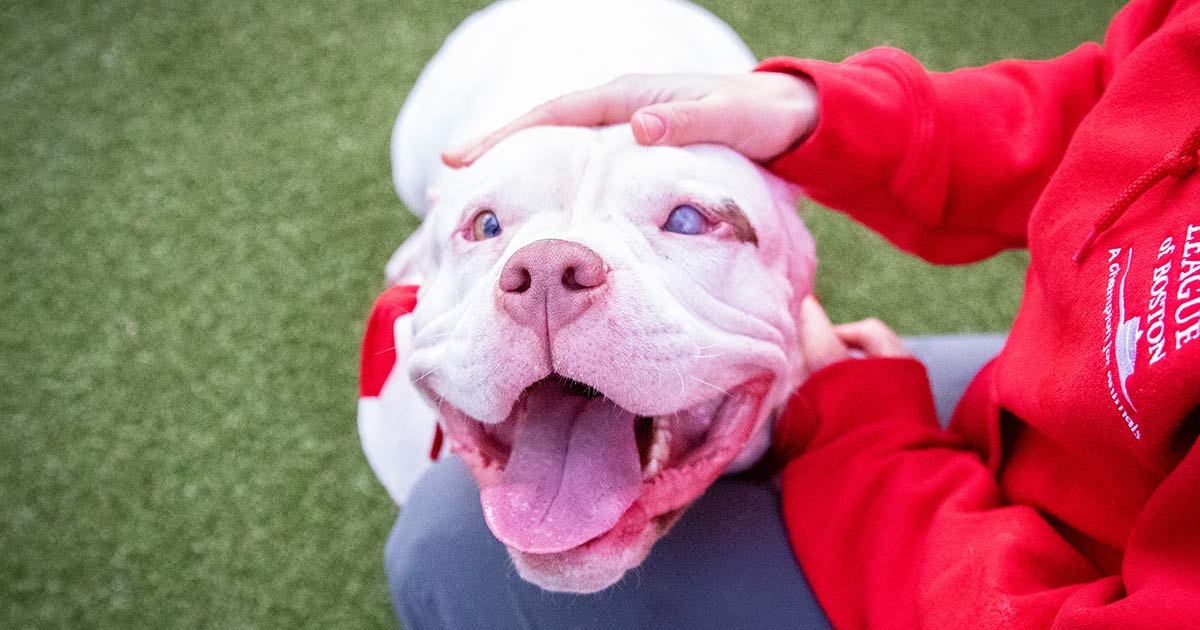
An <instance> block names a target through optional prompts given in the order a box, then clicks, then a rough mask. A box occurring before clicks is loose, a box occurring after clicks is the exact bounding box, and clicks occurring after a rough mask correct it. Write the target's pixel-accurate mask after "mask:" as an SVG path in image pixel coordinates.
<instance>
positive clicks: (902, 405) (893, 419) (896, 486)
mask: <svg viewBox="0 0 1200 630" xmlns="http://www.w3.org/2000/svg"><path fill="white" fill-rule="evenodd" d="M778 427H779V428H778V429H777V432H776V435H775V442H774V448H776V449H781V450H784V451H788V452H796V451H801V452H803V454H802V455H800V456H798V457H795V458H794V459H792V460H791V461H790V462H789V463H788V464H787V465H786V467H785V468H784V471H783V473H782V484H783V490H782V492H783V504H784V519H785V522H786V524H787V529H788V534H789V537H790V539H791V542H792V546H793V549H794V550H795V552H796V556H797V558H798V560H799V561H800V564H801V565H802V566H804V568H805V573H806V575H808V577H809V581H810V582H811V584H812V586H813V589H814V592H815V593H816V595H817V597H818V599H819V600H820V601H821V604H822V606H824V607H825V609H826V611H827V613H828V614H829V616H830V619H831V621H832V622H833V624H834V626H835V627H838V628H898V629H899V628H1010V629H1019V628H1114V629H1115V628H1184V627H1191V626H1192V625H1194V622H1195V620H1196V619H1198V618H1200V601H1197V598H1196V597H1195V594H1196V593H1197V592H1198V591H1200V537H1197V536H1195V535H1194V532H1196V531H1200V510H1196V509H1195V508H1194V506H1196V505H1200V448H1197V447H1193V449H1192V452H1191V453H1190V454H1189V455H1188V457H1187V458H1186V459H1185V460H1184V462H1183V463H1182V464H1181V465H1179V466H1178V467H1177V468H1176V469H1175V471H1174V472H1173V473H1172V474H1171V475H1170V476H1169V477H1168V478H1167V480H1166V481H1165V482H1164V483H1163V484H1162V486H1161V487H1160V488H1159V489H1158V490H1157V491H1156V493H1155V495H1154V496H1153V497H1152V498H1151V499H1150V501H1149V503H1148V504H1147V506H1146V507H1145V509H1144V511H1143V513H1142V515H1141V516H1140V517H1139V523H1138V525H1137V527H1135V529H1134V532H1133V534H1132V536H1131V538H1130V541H1129V545H1128V547H1127V549H1126V553H1125V559H1124V562H1123V565H1122V568H1121V572H1120V574H1119V575H1106V574H1104V573H1103V572H1101V571H1100V570H1099V569H1097V568H1096V567H1095V566H1094V565H1093V564H1092V563H1090V562H1089V561H1088V560H1087V559H1086V558H1084V557H1083V556H1082V555H1081V554H1080V553H1079V552H1078V551H1076V550H1075V548H1074V547H1072V545H1071V544H1070V543H1069V542H1068V541H1067V540H1065V539H1064V538H1063V536H1062V535H1061V534H1060V533H1059V532H1058V531H1057V530H1056V529H1055V527H1054V525H1053V523H1051V522H1049V521H1047V519H1046V518H1045V517H1044V516H1043V515H1042V514H1041V513H1040V512H1038V511H1037V510H1036V509H1034V508H1032V507H1029V506H1023V505H1009V504H1006V502H1005V501H1004V498H1003V496H1002V492H1001V491H1000V489H999V488H998V486H997V483H996V481H995V478H994V477H993V475H992V473H991V472H990V471H989V469H988V467H987V465H986V464H985V462H984V461H983V459H982V456H981V455H980V453H979V452H978V451H977V450H974V449H973V448H972V447H971V445H970V444H969V443H968V441H967V440H965V439H963V438H962V437H960V436H958V435H956V434H955V433H953V432H949V431H945V430H943V429H941V428H940V427H939V426H938V424H937V421H936V415H935V412H934V406H933V400H932V396H931V395H930V394H929V384H928V380H927V377H926V374H925V369H924V367H923V366H921V364H920V363H918V362H917V361H915V360H911V359H863V360H851V361H844V362H841V363H838V364H834V365H832V366H830V367H828V368H825V369H824V370H822V371H820V372H818V373H816V374H814V375H813V376H812V377H811V378H810V379H809V380H808V381H807V382H806V383H805V384H804V385H803V386H802V387H801V388H800V389H799V390H798V391H797V393H796V394H795V396H794V397H793V399H792V400H791V402H790V404H789V405H788V407H787V409H786V411H785V413H784V414H783V416H782V417H781V422H780V423H779V424H778Z"/></svg>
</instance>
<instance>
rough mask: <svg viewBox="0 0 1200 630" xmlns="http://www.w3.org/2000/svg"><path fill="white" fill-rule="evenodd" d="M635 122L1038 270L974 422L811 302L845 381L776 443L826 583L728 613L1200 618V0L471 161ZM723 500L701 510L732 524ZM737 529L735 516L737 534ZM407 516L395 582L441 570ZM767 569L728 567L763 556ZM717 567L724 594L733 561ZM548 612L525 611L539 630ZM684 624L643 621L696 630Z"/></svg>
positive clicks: (1124, 621)
mask: <svg viewBox="0 0 1200 630" xmlns="http://www.w3.org/2000/svg"><path fill="white" fill-rule="evenodd" d="M623 122H629V123H631V126H632V130H633V134H634V136H635V138H636V139H637V141H638V142H640V143H642V144H647V145H656V144H657V145H680V144H688V143H693V142H712V143H720V144H725V145H728V146H730V147H732V148H734V149H737V150H738V151H741V152H742V153H744V154H745V155H747V156H748V157H750V158H752V159H755V160H758V161H760V162H761V163H762V164H763V165H765V166H766V167H768V168H769V169H770V170H772V171H773V172H775V173H776V174H778V175H780V176H782V177H784V178H786V179H788V180H790V181H792V182H795V183H796V184H799V185H800V186H801V187H802V188H803V189H804V190H805V191H806V193H807V194H808V195H809V196H810V197H811V198H813V199H815V200H816V201H818V202H820V203H822V204H824V205H826V206H829V207H831V208H834V209H836V210H839V211H841V212H844V213H846V214H848V215H849V216H851V217H853V218H854V219H856V220H858V221H860V222H862V223H863V224H865V225H867V226H868V227H870V228H872V229H874V230H876V231H877V232H879V233H880V234H882V235H883V236H884V237H885V238H887V239H888V240H889V241H890V242H891V243H893V244H894V245H895V246H897V247H899V248H900V249H903V250H905V251H908V252H911V253H913V254H916V255H918V256H921V257H922V258H924V259H926V260H928V261H931V262H934V263H944V264H958V263H968V262H972V261H977V260H980V259H983V258H986V257H988V256H990V255H992V254H994V253H996V252H998V251H1000V250H1003V249H1008V248H1028V250H1029V253H1030V265H1029V269H1028V272H1027V277H1026V288H1025V292H1024V295H1023V297H1022V302H1021V306H1020V310H1019V313H1018V315H1017V317H1016V320H1015V322H1014V324H1013V327H1012V330H1011V331H1010V333H1009V335H1008V338H1007V340H1006V341H1005V342H1004V344H1003V348H1002V349H1001V350H1000V352H999V354H998V356H996V357H995V358H994V359H992V360H990V361H989V362H987V363H986V365H985V366H983V367H982V369H981V370H979V372H978V374H977V375H976V376H975V378H974V379H973V380H972V381H971V383H970V385H969V386H968V387H967V388H966V391H965V393H963V395H962V398H961V400H960V401H959V402H958V404H957V407H956V408H955V411H954V414H953V418H952V420H951V422H950V425H949V428H948V429H943V428H942V427H941V426H940V425H939V423H938V421H937V417H936V413H935V408H934V405H933V403H932V399H931V396H930V393H929V392H930V389H929V388H930V386H929V383H928V378H927V374H926V371H925V369H924V368H923V367H922V366H921V364H920V363H919V362H917V361H914V360H913V359H912V358H909V357H906V356H897V355H903V354H904V353H903V352H902V351H899V350H897V349H896V346H895V345H894V344H895V343H896V341H895V336H894V334H893V333H891V332H890V331H888V330H887V329H886V327H884V326H882V325H881V324H878V323H877V322H869V323H860V324H855V325H853V326H850V327H848V328H847V327H845V326H843V327H841V328H838V327H834V326H833V325H832V324H831V323H830V322H829V321H828V320H827V319H826V318H825V317H824V313H823V312H821V311H820V308H819V306H818V305H816V304H815V303H813V302H810V303H808V304H807V305H806V307H805V308H806V312H805V314H804V316H805V327H806V331H805V334H804V336H803V338H802V342H803V344H804V352H805V355H806V357H807V359H808V360H809V361H810V364H811V365H812V366H813V367H814V368H816V369H817V371H816V372H815V373H813V375H812V376H811V377H810V378H809V379H808V380H807V381H806V382H805V383H804V384H803V385H801V387H800V388H799V390H798V391H797V392H796V395H795V396H794V397H793V399H792V402H791V404H789V406H788V407H787V409H786V410H785V411H784V413H783V414H782V415H781V416H780V418H779V420H778V422H777V424H776V430H775V433H774V436H773V447H772V453H771V457H772V458H773V461H777V462H780V466H781V468H780V470H781V472H780V473H779V478H780V480H781V483H782V490H781V498H782V501H781V502H782V510H781V511H782V519H783V522H784V524H785V526H786V533H787V539H788V541H789V542H790V546H791V549H792V551H793V552H794V554H795V558H796V560H798V562H799V566H801V567H803V575H802V576H801V577H800V578H797V579H793V578H787V579H786V580H785V579H782V578H781V579H780V580H779V582H780V583H786V585H787V588H788V589H789V590H788V591H787V592H786V593H784V594H782V595H780V594H779V593H778V592H776V590H775V589H773V588H772V587H771V584H769V582H770V580H771V579H772V578H770V577H765V578H763V577H751V578H750V581H751V582H753V584H754V588H752V589H742V590H736V589H735V592H736V593H737V595H736V596H735V597H734V598H733V600H734V601H732V602H727V603H730V605H734V606H736V605H739V604H740V605H742V606H744V608H745V609H747V610H750V609H757V608H762V607H771V606H776V607H777V608H781V609H786V611H787V613H786V614H796V615H809V617H808V619H810V620H811V621H806V622H805V623H810V622H811V623H812V624H814V625H815V626H820V625H821V624H822V623H824V622H823V621H822V620H821V619H820V615H814V614H811V612H805V611H793V609H792V608H789V606H790V604H788V601H789V600H788V598H789V596H790V595H789V593H795V598H796V600H804V599H805V598H807V597H810V596H809V595H808V594H807V590H806V589H807V586H806V585H805V584H804V580H805V578H806V579H807V583H808V584H810V585H811V591H812V593H813V594H815V597H816V600H817V601H818V602H819V608H820V609H823V611H824V613H825V614H827V615H828V620H829V622H830V623H832V625H833V626H834V627H839V628H860V627H870V628H914V627H935V628H967V627H969V628H1001V627H1002V628H1049V627H1054V628H1186V627H1195V625H1196V623H1197V622H1196V620H1197V619H1200V534H1198V533H1200V449H1197V447H1196V442H1197V436H1198V434H1200V407H1198V406H1200V386H1198V384H1200V379H1198V377H1200V175H1197V174H1196V167H1197V159H1198V158H1197V151H1198V150H1200V0H1134V1H1133V2H1131V3H1130V4H1128V5H1127V6H1126V7H1124V8H1123V9H1122V10H1121V11H1120V12H1119V13H1118V14H1117V16H1116V17H1115V18H1114V19H1113V21H1112V23H1111V25H1110V27H1109V29H1108V31H1107V34H1106V37H1105V42H1104V45H1103V46H1100V45H1097V44H1094V43H1087V44H1084V45H1082V46H1079V47H1078V48H1076V49H1074V50H1072V51H1070V52H1068V53H1066V54H1064V55H1062V56H1061V57H1058V58H1055V59H1052V60H1048V61H1019V60H1006V61H1000V62H997V63H993V64H990V65H987V66H983V67H979V68H966V69H960V70H956V71H953V72H946V73H938V72H928V71H926V70H925V69H923V68H922V67H921V66H920V64H919V63H918V62H916V61H915V60H914V59H913V58H912V57H911V56H909V55H908V54H906V53H904V52H902V51H899V50H895V49H890V48H877V49H872V50H869V51H866V52H864V53H860V54H858V55H854V56H852V57H850V58H848V59H846V60H845V61H842V62H840V63H828V62H822V61H814V60H801V59H787V58H778V59H769V60H767V61H764V62H763V63H762V64H760V66H759V67H758V68H757V69H756V71H755V72H754V73H751V74H750V75H748V76H733V77H708V76H636V77H626V78H622V79H618V80H616V81H614V82H612V83H609V84H607V85H604V86H600V87H598V88H595V89H592V90H587V91H584V92H581V93H576V94H571V95H567V96H564V97H561V98H559V99H556V100H554V101H551V102H549V103H547V104H545V105H543V106H541V107H539V108H537V109H535V110H533V111H532V112H530V113H529V114H527V115H526V116H523V117H522V118H519V119H517V120H515V121H513V122H512V123H511V124H509V125H508V126H506V127H504V128H503V129H501V130H499V131H497V132H496V133H494V134H491V135H489V136H487V137H485V138H481V139H479V140H477V141H475V142H472V143H470V144H468V145H466V146H464V147H459V148H456V149H453V150H451V151H448V152H447V153H446V154H445V155H444V160H445V162H446V163H447V164H449V165H451V166H463V165H467V164H469V163H471V162H472V161H473V160H474V159H476V158H477V157H478V156H479V155H481V154H482V153H483V152H484V151H486V150H487V149H488V148H490V147H491V146H493V145H494V144H495V143H497V142H499V141H500V140H502V139H503V138H504V137H507V136H508V135H510V134H512V133H514V132H516V131H519V130H521V129H524V128H527V127H530V126H534V125H548V124H549V125H605V124H613V123H623ZM848 331H849V332H848ZM852 349H857V350H858V351H859V352H858V353H853V352H851V350H852ZM858 355H863V356H861V358H855V357H857V356H858ZM722 483H727V482H724V481H723V482H718V485H716V486H714V489H720V492H724V490H725V488H724V487H723V486H721V485H720V484H722ZM743 490H744V489H743ZM420 492H421V491H420V489H418V491H417V493H418V494H419V493H420ZM747 492H748V491H747ZM720 499H721V497H717V499H714V501H715V500H720ZM725 499H726V500H730V501H733V500H734V499H731V498H729V497H725ZM764 501H766V502H767V503H769V500H764ZM710 503H711V502H708V495H706V496H705V498H704V499H702V500H701V502H700V504H698V505H697V509H696V511H697V516H695V517H691V516H689V517H688V518H695V519H697V520H699V521H704V519H705V518H707V517H706V516H705V515H706V513H709V512H717V513H721V512H720V509H719V506H717V507H713V506H711V505H710ZM769 512H770V509H769V508H764V513H769ZM721 514H722V515H721V516H719V517H717V518H715V519H713V520H714V521H718V522H719V521H722V520H723V519H725V518H732V516H730V515H729V514H728V513H721ZM405 518H406V517H405V515H404V514H402V515H401V521H403V520H404V519H405ZM412 518H414V519H419V516H414V517H412ZM404 527H408V526H402V524H401V523H398V524H397V533H394V535H393V543H390V544H389V567H391V568H395V566H396V564H397V562H399V563H401V564H403V563H404V562H407V563H408V564H409V565H411V564H413V561H412V560H411V559H412V558H413V557H414V556H415V553H416V552H412V551H411V550H405V549H402V548H400V549H397V545H399V546H400V547H403V545H400V544H399V543H396V542H395V540H396V539H397V537H398V536H399V533H398V532H400V530H402V529H403V528H404ZM680 527H683V528H685V529H686V527H687V519H686V518H685V520H684V521H682V522H681V523H680ZM670 538H671V537H670V536H668V537H667V538H665V539H664V541H663V543H668V542H669V540H670ZM446 546H447V545H446V544H443V545H442V547H441V548H442V549H444V548H445V547H446ZM424 551H425V552H428V551H430V550H428V549H426V550H424ZM668 551H674V550H668ZM435 553H436V551H435ZM679 553H686V552H685V551H679ZM743 553H746V554H749V553H750V552H747V551H745V550H744V549H743V548H740V547H732V548H730V549H729V550H727V553H726V555H727V556H731V557H733V560H732V561H731V564H736V562H735V561H736V560H737V558H738V556H739V554H743ZM658 555H659V554H658V550H657V549H656V550H655V553H653V554H652V555H651V558H650V559H649V560H648V561H647V562H648V563H649V564H651V565H653V563H654V562H656V558H657V557H658ZM406 558H407V560H405V559H406ZM398 559H399V560H398ZM662 562H666V563H667V564H669V561H666V560H663V561H662ZM650 570H654V569H648V571H650ZM698 570H699V571H701V572H702V574H703V578H702V580H704V581H707V580H713V579H716V580H720V579H721V578H720V577H719V576H720V575H721V574H722V571H724V568H720V567H719V568H717V569H716V570H714V571H712V572H708V570H707V569H704V568H701V569H698ZM731 570H739V569H738V568H737V567H735V568H733V569H731ZM748 570H752V569H748ZM400 573H402V571H401V572H399V573H398V572H396V571H389V574H390V575H391V576H392V586H393V593H394V595H395V597H396V599H397V601H398V602H400V603H398V604H397V606H398V608H408V609H411V608H413V601H414V600H413V599H412V597H413V596H412V595H411V593H408V592H407V591H408V590H409V588H410V583H408V582H405V581H404V576H403V575H400ZM685 574H686V573H685ZM752 575H754V576H758V575H760V574H752ZM725 580H726V582H725V584H739V583H744V581H745V578H744V576H743V577H737V576H732V577H727V578H725ZM739 580H741V581H739ZM619 586H620V585H619ZM681 588H700V589H703V590H699V591H694V592H698V593H703V594H705V595H704V597H708V595H707V594H708V593H711V592H720V591H721V588H722V587H714V586H712V585H711V584H703V585H697V584H688V585H687V586H686V587H681ZM746 590H751V591H762V593H753V592H749V593H748V592H745V591H746ZM601 595H603V594H601ZM421 596H422V597H428V598H432V597H433V596H432V595H430V594H429V592H428V591H424V592H423V594H422V595H421ZM611 597H612V598H613V600H615V601H616V602H617V603H618V605H620V604H621V603H622V602H623V600H622V598H623V597H625V595H624V594H621V593H618V594H617V595H613V596H611ZM679 597H681V598H684V599H686V596H679ZM406 598H408V603H405V602H404V601H402V600H405V599H406ZM519 599H520V598H514V599H513V600H512V601H518V600H519ZM523 601H526V602H527V601H528V600H523ZM659 601H660V605H661V606H665V607H667V608H668V609H672V606H673V605H674V604H673V602H675V601H677V600H676V599H672V598H671V596H668V595H663V597H662V599H661V600H659ZM707 601H709V600H706V602H707ZM443 604H444V602H443ZM555 604H556V605H563V602H555ZM523 605H525V604H522V603H519V602H518V603H516V604H513V606H514V607H515V608H517V609H519V610H518V611H517V612H516V613H514V614H515V615H517V616H521V615H525V617H524V621H523V622H522V623H525V624H526V625H532V626H537V625H538V624H537V623H536V622H531V621H530V616H529V615H531V614H540V613H538V612H536V611H535V612H533V613H531V612H530V611H531V610H532V608H528V609H525V608H521V607H522V606H523ZM567 605H569V602H568V604H567ZM639 605H640V604H639ZM718 607H719V606H718ZM672 610H673V609H672ZM402 614H403V613H402ZM504 614H506V613H504V612H501V613H496V615H497V619H498V618H499V617H500V616H503V615H504ZM797 619H798V617H797ZM658 621H661V620H656V622H655V623H653V624H646V623H641V622H633V623H637V625H640V626H641V627H649V626H651V625H653V626H654V627H685V626H675V625H669V626H664V625H658ZM663 623H673V622H665V621H664V622H663ZM764 623H766V622H764ZM796 625H801V624H800V623H797V624H796ZM415 627H421V626H415ZM464 627H465V626H464ZM517 627H520V626H519V624H518V626H517ZM546 627H554V624H553V623H550V624H546ZM610 627H618V626H616V625H614V626H610ZM620 627H626V626H620ZM730 627H734V626H730ZM738 627H748V626H745V625H744V624H742V625H740V626H738ZM754 627H771V626H754Z"/></svg>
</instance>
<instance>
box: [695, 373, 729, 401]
mask: <svg viewBox="0 0 1200 630" xmlns="http://www.w3.org/2000/svg"><path fill="white" fill-rule="evenodd" d="M688 378H690V379H692V380H693V381H696V382H697V383H700V384H701V385H707V386H709V387H711V388H713V389H715V390H717V391H719V392H721V393H722V394H725V395H726V396H729V395H730V394H729V392H728V391H726V390H724V389H721V388H720V387H717V386H716V385H713V384H712V383H709V382H708V381H706V380H704V379H701V378H696V377H695V376H692V375H691V374H688Z"/></svg>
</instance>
